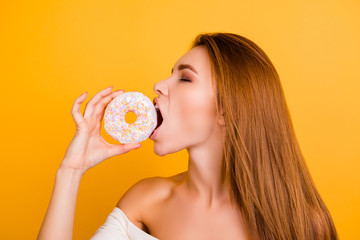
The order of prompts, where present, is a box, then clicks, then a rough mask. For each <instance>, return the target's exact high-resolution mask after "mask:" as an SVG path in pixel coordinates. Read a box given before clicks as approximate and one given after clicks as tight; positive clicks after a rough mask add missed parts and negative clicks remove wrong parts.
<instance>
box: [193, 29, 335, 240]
mask: <svg viewBox="0 0 360 240" xmlns="http://www.w3.org/2000/svg"><path fill="white" fill-rule="evenodd" d="M197 46H205V47H206V49H207V52H208V54H209V57H210V61H211V68H212V74H213V77H214V79H216V80H214V82H213V84H214V89H216V93H215V96H216V109H217V112H218V113H219V114H221V115H222V116H223V117H224V122H225V128H226V131H225V132H226V134H225V141H224V142H223V144H224V145H223V147H224V151H223V158H222V169H221V172H222V176H223V178H224V179H225V181H226V183H227V186H228V187H229V194H230V196H231V201H232V203H233V201H234V199H235V202H236V206H237V207H238V208H239V209H240V211H241V213H242V217H243V219H244V221H245V224H246V226H245V227H246V231H247V234H248V237H249V239H256V240H257V239H267V240H268V239H276V240H282V239H283V240H285V239H286V240H290V239H301V240H303V239H304V240H305V239H306V240H309V239H311V240H312V239H316V240H317V239H338V235H337V232H336V229H335V226H334V223H333V220H332V218H331V215H330V213H329V211H328V209H327V207H326V206H325V204H324V202H323V200H322V198H321V197H320V194H319V192H318V191H317V189H316V186H315V184H314V182H313V179H312V178H311V175H310V172H309V170H308V168H307V165H306V162H305V160H304V157H303V155H302V153H301V150H300V146H299V144H298V141H297V139H296V136H295V131H294V128H293V124H292V120H291V117H290V114H289V111H288V107H287V103H286V101H285V96H284V93H283V89H282V86H281V83H280V78H279V76H278V73H277V71H276V70H275V67H274V66H273V64H272V62H271V61H270V59H269V58H268V56H267V55H266V54H265V52H264V51H263V50H262V49H261V48H260V47H259V46H258V45H256V44H255V43H254V42H252V41H251V40H249V39H247V38H245V37H243V36H239V35H237V34H233V33H202V34H199V35H198V36H197V37H196V38H195V40H194V41H193V43H192V45H191V47H190V49H192V48H194V47H197Z"/></svg>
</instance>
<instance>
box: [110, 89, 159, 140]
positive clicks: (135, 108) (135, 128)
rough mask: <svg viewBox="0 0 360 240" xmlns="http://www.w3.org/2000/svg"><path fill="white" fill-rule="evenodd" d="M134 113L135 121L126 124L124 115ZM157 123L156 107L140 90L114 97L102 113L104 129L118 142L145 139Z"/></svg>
mask: <svg viewBox="0 0 360 240" xmlns="http://www.w3.org/2000/svg"><path fill="white" fill-rule="evenodd" d="M128 112H133V113H135V114H136V117H137V118H136V121H135V122H134V123H132V124H128V123H127V122H126V121H125V115H126V114H127V113H128ZM156 124H157V114H156V109H155V107H154V104H153V103H152V101H151V100H150V99H149V98H148V97H147V96H145V95H144V94H142V93H140V92H126V93H123V94H121V95H120V96H118V97H116V98H114V99H113V100H112V101H111V102H110V103H109V104H108V105H107V107H106V109H105V114H104V128H105V131H106V132H107V133H108V134H109V135H110V136H111V137H113V138H114V139H115V140H118V141H119V142H120V143H135V142H141V141H144V140H146V139H147V138H148V137H149V136H150V135H151V133H152V132H153V131H154V129H155V127H156Z"/></svg>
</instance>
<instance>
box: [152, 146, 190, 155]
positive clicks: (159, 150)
mask: <svg viewBox="0 0 360 240" xmlns="http://www.w3.org/2000/svg"><path fill="white" fill-rule="evenodd" d="M183 149H184V148H176V147H172V148H169V147H166V146H161V145H160V144H159V143H155V144H154V153H155V154H156V155H158V156H160V157H163V156H165V155H167V154H171V153H176V152H179V151H181V150H183Z"/></svg>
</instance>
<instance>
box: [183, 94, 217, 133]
mask: <svg viewBox="0 0 360 240" xmlns="http://www.w3.org/2000/svg"><path fill="white" fill-rule="evenodd" d="M179 106H181V107H180V108H179V111H180V113H179V114H180V116H181V119H182V123H181V124H182V126H183V127H184V128H183V129H182V130H184V131H186V132H187V133H198V134H201V133H203V132H204V131H207V130H209V128H210V127H211V125H212V124H213V121H214V117H215V105H214V101H213V100H212V99H211V97H210V96H209V95H208V94H204V93H202V92H201V91H194V92H192V93H191V94H190V93H189V94H188V95H187V96H186V97H184V98H183V101H182V102H181V104H179ZM179 130H180V129H179Z"/></svg>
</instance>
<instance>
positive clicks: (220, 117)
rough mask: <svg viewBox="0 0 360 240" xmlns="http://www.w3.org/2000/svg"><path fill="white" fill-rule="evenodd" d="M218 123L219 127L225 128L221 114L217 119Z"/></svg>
mask: <svg viewBox="0 0 360 240" xmlns="http://www.w3.org/2000/svg"><path fill="white" fill-rule="evenodd" d="M218 123H219V124H220V125H221V126H225V120H224V115H223V114H222V115H221V116H219V118H218Z"/></svg>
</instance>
